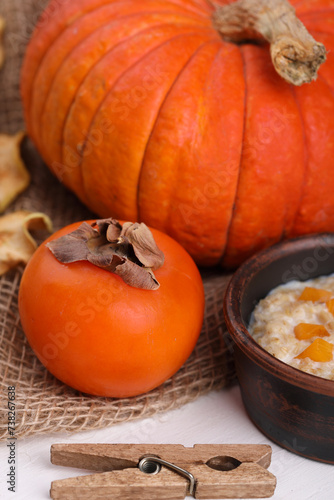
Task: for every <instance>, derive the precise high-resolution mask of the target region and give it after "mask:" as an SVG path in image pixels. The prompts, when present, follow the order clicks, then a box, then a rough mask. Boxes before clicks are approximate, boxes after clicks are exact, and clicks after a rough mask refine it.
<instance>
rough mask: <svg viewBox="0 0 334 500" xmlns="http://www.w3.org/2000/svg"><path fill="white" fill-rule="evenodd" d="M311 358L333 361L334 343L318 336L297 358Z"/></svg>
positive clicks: (322, 361)
mask: <svg viewBox="0 0 334 500" xmlns="http://www.w3.org/2000/svg"><path fill="white" fill-rule="evenodd" d="M304 358H310V359H312V361H320V362H321V363H325V362H326V361H332V359H333V344H331V343H330V342H327V341H326V340H324V339H320V338H317V339H315V340H314V341H313V342H312V344H310V345H309V346H308V347H306V349H304V351H302V352H301V353H300V354H298V356H296V359H304Z"/></svg>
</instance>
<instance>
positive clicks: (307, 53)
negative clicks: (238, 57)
mask: <svg viewBox="0 0 334 500" xmlns="http://www.w3.org/2000/svg"><path fill="white" fill-rule="evenodd" d="M213 23H214V26H215V28H216V29H217V30H218V31H219V32H220V34H221V35H222V36H223V38H224V39H225V40H227V41H231V42H235V43H241V42H244V41H250V40H258V39H259V38H260V39H261V38H264V39H265V40H267V41H268V42H269V43H270V53H271V58H272V61H273V64H274V67H275V69H276V71H277V72H278V74H279V75H280V76H281V77H282V78H284V80H286V81H287V82H288V83H292V84H294V85H302V84H303V83H310V82H311V81H312V80H316V78H317V72H318V69H319V66H320V65H321V64H322V63H323V62H325V60H326V48H325V47H324V45H323V44H322V43H319V42H317V41H316V40H314V38H313V37H312V36H311V35H310V33H309V32H308V31H307V29H306V28H305V26H304V25H303V23H302V22H301V21H300V20H299V19H298V18H297V17H296V13H295V9H294V8H293V7H292V5H291V4H290V3H289V2H288V1H287V0H238V1H236V2H234V3H231V4H229V5H225V6H221V5H220V6H218V5H217V6H216V11H215V12H214V14H213Z"/></svg>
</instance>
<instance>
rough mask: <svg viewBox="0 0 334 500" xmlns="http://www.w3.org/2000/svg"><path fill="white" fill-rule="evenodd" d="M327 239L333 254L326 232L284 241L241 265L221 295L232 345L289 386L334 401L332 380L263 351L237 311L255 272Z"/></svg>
mask: <svg viewBox="0 0 334 500" xmlns="http://www.w3.org/2000/svg"><path fill="white" fill-rule="evenodd" d="M326 239H327V240H330V241H331V245H330V244H329V242H330V241H328V246H332V247H333V253H334V232H333V233H329V232H326V233H316V234H312V235H308V236H299V237H297V238H293V239H289V240H284V241H281V242H279V243H276V244H275V245H272V246H270V247H268V248H266V249H264V250H262V251H260V252H258V253H256V254H254V255H253V256H252V257H250V258H249V259H247V260H246V261H245V262H244V263H243V264H241V266H240V267H239V268H238V269H237V270H236V272H235V273H234V274H233V275H232V278H231V279H230V281H229V284H228V285H227V288H226V292H225V295H224V300H223V311H224V317H225V322H226V326H227V329H228V330H229V333H230V335H231V337H232V339H233V341H234V342H235V344H236V345H237V346H238V347H239V348H240V349H241V350H242V351H243V353H244V354H245V355H247V356H248V357H249V358H250V359H252V360H253V361H255V362H256V364H258V365H260V366H262V367H263V368H264V369H265V370H267V371H268V372H270V373H271V374H273V375H275V376H277V377H279V378H280V379H282V380H284V381H285V382H288V383H290V384H292V385H295V386H298V387H300V388H302V389H305V390H310V391H312V392H315V393H318V394H322V395H325V396H330V397H334V380H329V379H325V378H322V377H319V376H317V375H313V374H311V373H307V372H304V371H301V370H298V368H294V367H293V366H290V365H288V364H287V363H285V362H284V361H281V360H279V359H278V358H276V357H275V356H273V355H272V354H270V353H269V352H268V351H266V350H265V349H264V348H262V347H261V346H260V345H259V344H258V343H257V342H256V340H254V338H253V337H252V336H251V334H250V333H249V331H248V329H247V328H246V326H245V325H244V322H243V319H242V315H241V310H240V304H241V299H242V291H243V288H244V287H245V285H247V284H248V283H249V282H250V281H251V279H252V278H253V276H254V274H255V273H256V272H257V271H259V270H260V269H263V268H264V267H265V266H266V265H269V264H272V263H273V262H275V261H278V260H280V258H282V257H284V256H287V255H291V254H292V253H295V252H298V251H300V250H307V249H309V250H311V249H312V248H314V247H316V245H317V243H318V244H320V243H322V244H324V240H326ZM259 258H261V265H259ZM333 267H334V265H333ZM333 272H334V269H333Z"/></svg>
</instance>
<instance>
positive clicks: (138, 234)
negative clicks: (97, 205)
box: [47, 219, 164, 290]
mask: <svg viewBox="0 0 334 500" xmlns="http://www.w3.org/2000/svg"><path fill="white" fill-rule="evenodd" d="M143 226H144V227H143ZM124 233H126V234H124ZM47 247H48V248H49V249H50V250H51V252H52V253H53V254H54V256H55V257H56V259H57V260H59V261H60V262H62V263H64V264H69V263H71V262H76V261H82V260H87V261H88V262H90V263H92V264H94V265H95V266H98V267H100V268H102V269H105V270H106V271H109V272H112V273H115V274H117V275H118V276H120V277H121V278H122V279H123V280H124V281H125V283H127V284H128V285H130V286H133V287H135V288H143V289H145V290H156V289H157V288H159V286H160V285H159V283H158V281H157V280H156V278H155V276H154V274H153V271H152V269H151V265H150V264H152V265H155V266H157V267H160V266H161V265H162V262H163V260H164V256H163V253H162V252H161V250H159V248H158V247H157V245H156V243H155V241H154V238H153V235H152V233H151V231H150V230H149V229H148V227H147V226H145V224H132V223H126V224H124V226H123V227H122V226H121V224H120V223H119V222H118V221H116V220H115V219H101V220H98V221H96V222H94V223H93V224H92V225H89V224H88V223H87V222H84V223H82V224H81V226H80V227H79V228H78V229H77V230H75V231H73V232H72V233H70V234H67V235H65V236H62V237H61V238H57V239H56V240H53V241H51V242H50V243H48V244H47ZM151 251H152V253H153V254H154V255H153V256H152V257H151V256H150V252H151ZM158 261H159V262H158ZM145 263H146V264H149V265H148V266H147V265H146V264H145ZM158 263H159V265H158ZM157 267H155V269H157Z"/></svg>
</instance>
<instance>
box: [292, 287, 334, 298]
mask: <svg viewBox="0 0 334 500" xmlns="http://www.w3.org/2000/svg"><path fill="white" fill-rule="evenodd" d="M332 295H333V294H332V292H330V291H329V290H323V289H322V288H314V287H312V286H306V287H305V288H304V290H303V291H302V293H301V295H300V297H299V299H298V300H309V301H311V302H327V301H329V300H330V298H331V297H332Z"/></svg>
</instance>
